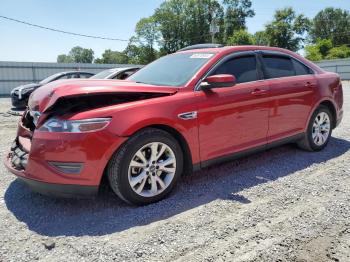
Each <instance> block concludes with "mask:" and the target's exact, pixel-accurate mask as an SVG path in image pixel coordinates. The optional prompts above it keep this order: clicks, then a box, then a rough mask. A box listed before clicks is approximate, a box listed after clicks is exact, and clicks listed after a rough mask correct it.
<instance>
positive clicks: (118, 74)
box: [90, 66, 141, 80]
mask: <svg viewBox="0 0 350 262" xmlns="http://www.w3.org/2000/svg"><path fill="white" fill-rule="evenodd" d="M140 68H141V67H140V66H134V67H118V68H111V69H107V70H104V71H102V72H100V73H97V74H96V75H94V76H92V77H90V78H92V79H119V80H124V79H126V78H128V77H129V76H131V75H132V74H134V73H135V72H137V71H138V70H140Z"/></svg>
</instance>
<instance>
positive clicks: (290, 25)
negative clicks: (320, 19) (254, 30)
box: [265, 7, 310, 51]
mask: <svg viewBox="0 0 350 262" xmlns="http://www.w3.org/2000/svg"><path fill="white" fill-rule="evenodd" d="M309 28H310V21H309V20H308V19H307V18H306V17H305V16H304V15H296V13H295V11H294V10H293V9H292V8H290V7H289V8H284V9H281V10H277V11H276V13H275V15H274V19H273V21H272V22H271V23H269V24H267V25H266V30H265V32H266V36H267V39H268V43H269V45H270V46H277V47H282V48H286V49H289V50H292V51H298V50H299V49H301V48H302V43H303V41H304V40H305V33H306V32H307V31H308V30H309Z"/></svg>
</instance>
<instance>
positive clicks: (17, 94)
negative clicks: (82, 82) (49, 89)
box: [11, 71, 94, 109]
mask: <svg viewBox="0 0 350 262" xmlns="http://www.w3.org/2000/svg"><path fill="white" fill-rule="evenodd" d="M93 75H94V74H92V73H89V72H81V71H70V72H61V73H57V74H54V75H51V76H49V77H47V78H45V79H44V80H42V81H40V82H39V83H31V84H26V85H22V86H18V87H16V88H14V89H13V90H12V91H11V101H12V106H13V107H14V108H19V109H22V108H25V107H26V106H27V103H28V98H29V96H30V94H31V93H33V91H34V90H35V89H37V88H39V87H40V86H42V85H45V84H48V83H50V82H52V81H56V80H60V79H71V78H89V77H91V76H93Z"/></svg>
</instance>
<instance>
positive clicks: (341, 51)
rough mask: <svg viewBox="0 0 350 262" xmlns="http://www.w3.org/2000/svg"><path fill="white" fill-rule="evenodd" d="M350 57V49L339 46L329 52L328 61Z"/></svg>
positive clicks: (345, 46)
mask: <svg viewBox="0 0 350 262" xmlns="http://www.w3.org/2000/svg"><path fill="white" fill-rule="evenodd" d="M348 57H350V47H348V46H347V45H342V46H337V47H334V48H332V49H331V50H329V53H328V55H327V56H326V59H339V58H348Z"/></svg>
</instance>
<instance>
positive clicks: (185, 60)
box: [128, 53, 214, 86]
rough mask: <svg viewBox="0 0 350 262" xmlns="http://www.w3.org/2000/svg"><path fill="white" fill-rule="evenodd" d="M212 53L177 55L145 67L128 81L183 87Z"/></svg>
mask: <svg viewBox="0 0 350 262" xmlns="http://www.w3.org/2000/svg"><path fill="white" fill-rule="evenodd" d="M213 56H214V54H212V53H177V54H173V55H168V56H164V57H162V58H160V59H158V60H156V61H154V62H153V63H151V64H149V65H147V66H145V67H144V68H142V69H141V70H139V71H137V72H136V73H135V74H133V75H132V76H130V77H129V78H128V80H131V81H135V82H139V83H145V84H150V85H163V86H182V85H184V84H185V83H187V82H188V81H189V80H190V79H191V77H192V76H193V75H194V74H195V73H196V72H197V71H198V70H199V69H200V68H201V67H202V66H203V65H204V64H205V63H206V62H207V61H209V59H210V58H211V57H213Z"/></svg>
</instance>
